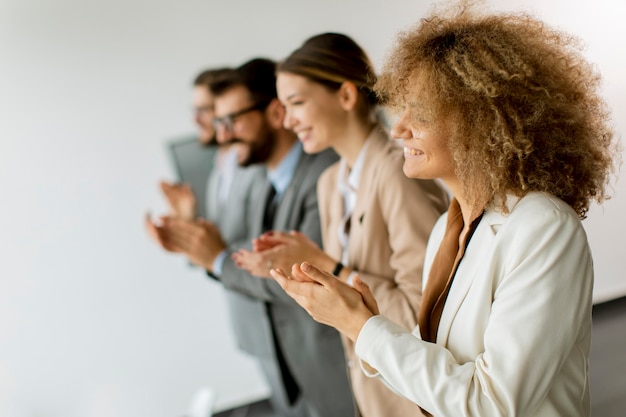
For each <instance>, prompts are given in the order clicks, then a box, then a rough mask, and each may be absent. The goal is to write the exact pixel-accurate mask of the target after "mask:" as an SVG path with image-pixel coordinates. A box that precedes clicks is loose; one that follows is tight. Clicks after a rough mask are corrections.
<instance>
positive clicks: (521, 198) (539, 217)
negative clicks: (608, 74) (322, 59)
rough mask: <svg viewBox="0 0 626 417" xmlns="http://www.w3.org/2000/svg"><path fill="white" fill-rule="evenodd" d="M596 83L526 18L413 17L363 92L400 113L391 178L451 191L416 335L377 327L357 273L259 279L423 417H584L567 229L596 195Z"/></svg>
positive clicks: (607, 129) (574, 249) (583, 355)
mask: <svg viewBox="0 0 626 417" xmlns="http://www.w3.org/2000/svg"><path fill="white" fill-rule="evenodd" d="M599 80H600V78H599V75H598V74H597V73H596V72H594V70H593V67H592V65H590V64H589V63H587V62H586V61H585V60H584V59H583V57H582V55H581V54H580V52H579V51H578V44H577V41H576V40H575V39H574V38H573V37H571V36H569V35H567V34H564V33H561V32H559V31H556V30H554V29H551V28H549V27H548V26H546V25H545V24H543V23H542V22H540V21H538V20H536V19H535V18H533V17H530V16H528V15H525V14H500V15H480V14H478V13H475V12H473V11H472V10H471V9H469V8H465V9H463V10H461V11H457V12H454V13H451V14H450V15H445V14H444V15H438V14H433V15H432V16H430V17H428V18H426V19H423V20H422V21H421V22H420V24H419V26H418V27H416V28H415V29H413V30H410V31H408V32H406V33H404V34H402V35H401V36H400V38H399V42H398V45H397V46H396V47H395V50H394V52H393V54H392V55H391V58H390V59H389V61H388V63H387V65H386V68H385V71H384V74H383V76H382V77H381V79H380V80H379V82H378V84H377V89H378V91H379V93H380V94H381V95H382V96H384V97H386V98H387V99H388V100H389V103H390V104H391V105H392V106H395V108H396V109H397V110H398V111H399V113H401V117H400V119H399V121H398V122H397V124H396V125H395V127H394V128H393V129H392V135H393V136H394V137H396V138H400V139H402V140H403V141H404V154H405V158H406V160H405V165H404V170H405V172H406V173H407V174H408V175H410V176H412V177H416V178H441V179H442V180H443V181H444V182H445V184H446V185H447V186H448V188H449V189H450V190H451V191H452V194H453V196H454V199H453V201H452V202H451V204H450V208H449V211H448V213H447V215H445V216H443V217H442V218H441V219H440V221H439V222H438V223H437V225H436V226H435V228H434V230H433V233H432V235H431V237H430V240H429V243H428V249H427V253H426V263H425V267H424V277H425V280H426V278H427V281H426V284H425V289H424V296H423V300H422V304H421V306H420V312H419V326H418V327H416V328H415V329H414V330H413V332H411V331H410V330H407V329H406V328H405V327H403V326H400V325H398V324H396V323H394V322H393V319H390V318H388V317H385V315H384V312H379V308H378V306H377V303H376V300H375V297H376V294H373V295H372V292H371V291H370V290H369V289H368V288H367V285H365V283H363V282H361V281H360V280H358V279H355V285H354V287H353V288H352V287H348V286H346V285H342V283H341V282H338V281H337V280H334V279H332V277H330V276H329V275H328V274H326V273H324V272H322V271H321V270H320V269H318V268H316V267H314V266H312V265H311V264H310V263H302V264H300V265H296V266H294V267H293V269H292V270H291V276H290V277H287V276H286V275H285V274H284V273H283V272H282V271H279V270H272V271H271V273H272V276H273V277H274V278H275V279H276V280H277V281H278V282H279V283H280V284H281V286H283V288H284V289H285V290H286V291H287V293H288V294H290V295H291V296H292V297H294V298H295V300H296V301H298V302H299V303H300V304H301V305H302V306H303V307H304V308H305V309H307V311H308V312H309V313H310V314H311V315H312V316H313V317H314V318H315V319H316V320H318V321H320V322H322V323H325V324H328V325H331V326H333V327H336V328H337V329H338V330H340V331H341V332H342V333H343V334H344V335H345V336H346V337H347V338H349V339H350V340H353V341H354V342H355V344H356V353H357V355H358V356H359V358H360V359H361V360H362V362H361V364H362V366H363V368H364V371H365V372H367V373H368V374H369V375H370V376H373V377H378V378H380V379H382V380H383V381H385V383H386V384H387V385H388V386H389V387H390V388H391V389H393V390H395V391H397V392H399V393H400V394H402V395H404V396H405V397H406V398H408V399H410V400H411V401H413V402H415V403H416V404H417V405H419V406H420V407H422V409H424V410H425V411H427V412H429V413H432V414H433V415H434V416H441V417H442V416H455V417H462V416H483V417H484V416H513V415H515V416H588V415H589V412H590V410H589V381H588V364H587V358H588V354H589V347H590V340H591V306H592V302H591V295H592V288H593V267H592V259H591V252H590V249H589V247H588V243H587V238H586V235H585V232H584V230H583V228H582V225H581V222H580V220H581V219H584V218H585V215H586V213H587V211H588V209H589V205H590V202H591V201H593V200H596V201H598V202H601V201H602V200H604V199H605V198H607V196H606V193H605V187H606V185H607V183H608V179H609V176H610V172H611V169H612V168H613V161H612V156H611V155H612V152H613V151H614V148H615V143H614V140H613V131H612V128H611V126H610V123H609V115H608V111H607V109H606V105H605V103H604V102H603V100H602V99H601V98H600V97H599V95H598V87H599ZM369 238H370V239H375V238H376V237H375V236H370V237H369ZM381 313H382V314H381Z"/></svg>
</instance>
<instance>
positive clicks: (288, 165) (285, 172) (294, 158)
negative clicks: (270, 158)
mask: <svg viewBox="0 0 626 417" xmlns="http://www.w3.org/2000/svg"><path fill="white" fill-rule="evenodd" d="M301 154H302V144H301V143H300V142H299V141H297V142H296V143H294V144H293V146H292V147H291V149H290V150H289V153H287V155H286V156H285V157H284V158H283V160H282V161H280V164H278V166H277V167H276V169H273V170H268V171H267V178H268V179H269V180H270V182H271V183H272V185H273V186H274V189H275V190H276V196H277V197H278V198H280V197H281V196H282V195H283V193H284V192H285V191H286V190H287V187H288V186H289V183H290V182H291V179H292V178H293V174H294V173H295V172H296V167H297V166H298V161H299V160H300V155H301Z"/></svg>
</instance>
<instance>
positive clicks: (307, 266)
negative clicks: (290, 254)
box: [300, 262, 313, 272]
mask: <svg viewBox="0 0 626 417" xmlns="http://www.w3.org/2000/svg"><path fill="white" fill-rule="evenodd" d="M300 269H302V270H303V271H304V272H311V270H312V269H313V267H312V266H311V264H310V263H308V262H302V265H300Z"/></svg>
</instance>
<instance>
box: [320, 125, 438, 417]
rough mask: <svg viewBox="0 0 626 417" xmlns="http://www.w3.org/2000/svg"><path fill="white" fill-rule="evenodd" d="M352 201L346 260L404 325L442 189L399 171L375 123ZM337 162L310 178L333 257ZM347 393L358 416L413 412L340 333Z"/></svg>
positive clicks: (408, 324) (397, 155)
mask: <svg viewBox="0 0 626 417" xmlns="http://www.w3.org/2000/svg"><path fill="white" fill-rule="evenodd" d="M368 143H369V144H368V147H367V149H366V154H365V156H364V164H363V170H362V171H361V178H360V180H359V187H358V190H357V196H356V203H355V208H354V211H353V213H352V217H351V229H350V237H349V243H348V247H349V250H348V265H347V266H349V267H351V268H354V269H356V270H357V271H358V275H359V277H360V278H361V279H362V280H363V281H364V282H366V283H367V284H368V285H369V286H370V288H371V289H372V291H373V293H374V295H375V296H376V300H377V301H378V304H379V306H380V309H381V311H382V313H383V314H385V315H386V316H387V317H390V318H392V320H394V321H395V322H397V323H400V324H402V325H403V326H404V327H405V328H407V329H412V328H413V327H414V326H415V325H416V323H417V312H418V310H419V304H420V300H421V296H422V281H421V276H422V265H423V259H424V252H425V249H426V242H427V240H428V236H429V234H430V231H431V229H432V227H433V225H434V224H435V222H436V221H437V219H438V218H439V216H440V215H441V213H443V212H444V211H445V210H446V209H447V207H448V195H447V193H446V191H445V190H443V188H441V187H440V186H438V185H437V184H436V183H435V182H433V181H421V180H414V179H409V178H407V177H406V176H405V175H404V173H403V172H402V164H403V155H402V148H401V147H400V146H399V145H398V144H397V143H396V142H395V141H392V140H390V139H389V138H388V136H387V133H386V132H385V131H384V130H383V129H382V128H375V129H374V130H373V131H372V133H371V134H370V136H369V137H368ZM338 175H339V163H337V164H335V165H333V166H331V167H329V168H328V169H327V170H326V171H325V172H324V173H323V174H322V175H321V176H320V179H319V181H318V200H319V207H320V220H321V227H322V241H323V244H324V250H325V251H326V252H327V253H328V254H329V255H331V256H332V257H334V258H336V259H341V255H342V248H341V244H340V243H339V238H338V229H339V227H340V224H341V219H342V218H343V199H342V197H341V194H340V192H339V190H338ZM343 342H344V347H345V350H346V357H347V362H348V367H349V370H350V376H351V382H352V387H353V392H354V396H355V399H356V402H357V405H358V407H359V409H360V412H361V414H362V415H363V416H364V417H377V416H385V417H394V416H399V417H405V416H411V415H414V416H419V415H421V413H420V410H419V409H418V407H417V406H415V404H414V403H412V402H410V401H408V400H405V399H403V398H402V397H399V396H397V395H395V394H393V393H392V392H390V391H389V390H388V389H387V388H386V387H385V386H384V385H383V384H382V383H381V382H380V381H377V380H373V379H370V378H367V377H365V376H364V375H363V373H362V372H361V371H360V369H359V366H358V362H357V361H356V360H355V359H356V358H355V354H354V346H353V344H352V342H350V341H349V340H348V339H347V338H343Z"/></svg>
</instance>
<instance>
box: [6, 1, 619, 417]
mask: <svg viewBox="0 0 626 417" xmlns="http://www.w3.org/2000/svg"><path fill="white" fill-rule="evenodd" d="M485 3H486V4H487V5H488V6H489V7H490V8H491V9H495V10H502V9H506V10H524V11H529V12H532V13H534V14H536V15H538V16H539V17H541V18H542V19H544V20H546V21H547V22H549V23H551V24H552V25H555V26H558V27H560V28H562V29H564V30H567V31H570V32H573V33H575V34H576V35H577V36H579V37H580V38H581V39H582V40H583V41H584V43H585V45H586V55H587V56H588V58H589V59H590V60H591V61H592V62H594V63H596V64H597V67H598V69H599V70H600V71H601V72H602V74H603V76H604V86H603V91H604V96H605V97H606V99H607V101H608V102H609V104H610V106H611V107H612V111H613V116H614V120H615V127H616V130H617V132H618V133H619V134H620V136H623V133H624V132H626V78H624V74H626V55H624V53H623V52H620V51H623V47H624V44H625V43H626V25H624V22H623V20H624V17H626V13H625V11H626V5H624V3H623V2H621V1H618V0H614V1H611V0H597V1H594V2H593V3H590V2H587V1H582V0H550V1H549V2H546V1H544V0H525V1H517V0H498V1H495V0H493V1H486V2H485ZM430 5H431V2H430V1H421V0H419V1H418V0H342V1H330V0H318V1H303V0H266V1H262V2H261V1H252V0H249V1H244V0H229V1H216V0H204V1H200V0H178V1H176V2H173V1H172V2H153V1H149V0H123V1H122V0H107V1H104V0H88V1H79V0H55V1H49V0H0V416H3V417H41V416H45V417H57V416H58V417H61V416H62V417H101V416H102V417H104V416H107V417H110V416H117V417H131V416H132V417H134V416H152V417H176V416H181V415H182V414H183V413H184V412H185V410H186V409H187V408H188V405H189V402H190V400H191V398H192V396H193V394H194V392H196V391H197V390H198V389H199V388H201V387H204V386H208V387H211V388H213V390H214V392H215V394H216V410H217V411H220V410H227V409H230V408H233V407H236V406H238V405H241V404H245V403H248V402H252V401H257V400H260V399H263V398H264V397H265V396H266V395H267V387H266V386H265V384H264V383H263V381H262V379H261V376H260V373H259V370H258V369H257V368H256V365H255V363H254V362H253V361H252V360H251V359H249V358H248V357H246V356H245V355H244V354H242V353H239V352H238V351H237V349H236V347H235V344H234V340H233V337H232V335H231V334H230V324H229V322H228V320H229V318H228V316H227V314H226V306H225V300H224V298H223V294H222V290H221V288H220V286H219V285H217V284H215V283H214V282H212V281H210V280H208V279H207V278H206V276H205V275H204V274H203V273H202V272H201V271H200V270H198V269H193V268H191V267H189V265H188V264H187V262H186V261H185V260H183V259H181V258H179V257H176V256H171V255H167V254H164V253H163V252H161V250H160V249H158V248H157V246H156V245H155V244H153V243H152V242H151V241H150V240H149V238H148V236H147V235H146V233H145V231H144V229H143V216H144V214H145V213H146V211H148V210H150V211H152V212H153V213H161V212H164V211H165V209H166V207H165V202H164V201H163V199H162V198H161V195H160V193H159V190H158V188H157V182H158V181H159V180H161V179H168V180H172V179H173V178H174V171H173V169H172V166H171V165H170V163H169V160H168V155H167V153H166V143H167V141H169V140H171V139H174V138H177V137H181V136H184V135H188V134H193V132H194V126H193V123H192V108H191V83H192V80H193V78H194V76H195V75H196V74H197V73H198V72H199V71H201V70H203V69H205V68H208V67H214V66H222V65H238V64H240V63H242V62H243V61H244V60H247V59H249V58H251V57H255V56H265V57H269V58H274V59H281V58H283V57H285V56H286V55H287V54H288V53H289V52H291V51H292V50H293V49H295V48H296V47H297V46H299V45H300V44H301V42H302V41H303V40H304V39H306V38H307V37H309V36H311V35H313V34H316V33H320V32H325V31H338V32H343V33H346V34H348V35H350V36H352V37H353V38H354V39H355V40H356V41H357V42H358V43H359V44H361V45H362V46H363V47H364V48H365V49H366V50H367V51H368V52H369V54H370V56H371V57H372V59H373V61H374V63H375V64H376V66H377V69H380V67H381V64H382V62H384V58H385V56H386V53H387V51H389V49H390V48H391V46H392V44H393V40H394V36H395V34H396V33H397V32H398V31H399V30H402V29H405V28H408V27H409V26H411V25H413V24H414V23H416V22H417V21H418V19H419V18H420V17H422V16H424V15H425V14H426V13H427V11H428V10H429V8H430ZM624 184H625V182H624V179H622V180H621V181H618V182H616V183H614V191H613V196H614V197H613V199H612V200H610V201H608V202H607V203H606V204H605V205H604V206H603V207H601V208H599V207H593V208H592V210H591V211H590V213H589V218H588V219H587V220H585V221H584V222H583V224H584V226H585V228H586V230H587V233H588V235H589V239H590V243H591V247H592V251H593V254H594V260H595V269H596V284H595V292H594V301H595V302H596V303H600V302H605V301H609V300H612V299H616V298H620V297H623V296H624V295H626V279H625V275H626V273H625V272H624V269H625V268H624V262H625V261H626V250H625V249H624V247H625V245H624V244H623V236H626V220H625V219H624V213H626V195H625V194H626V186H625V185H624Z"/></svg>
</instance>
